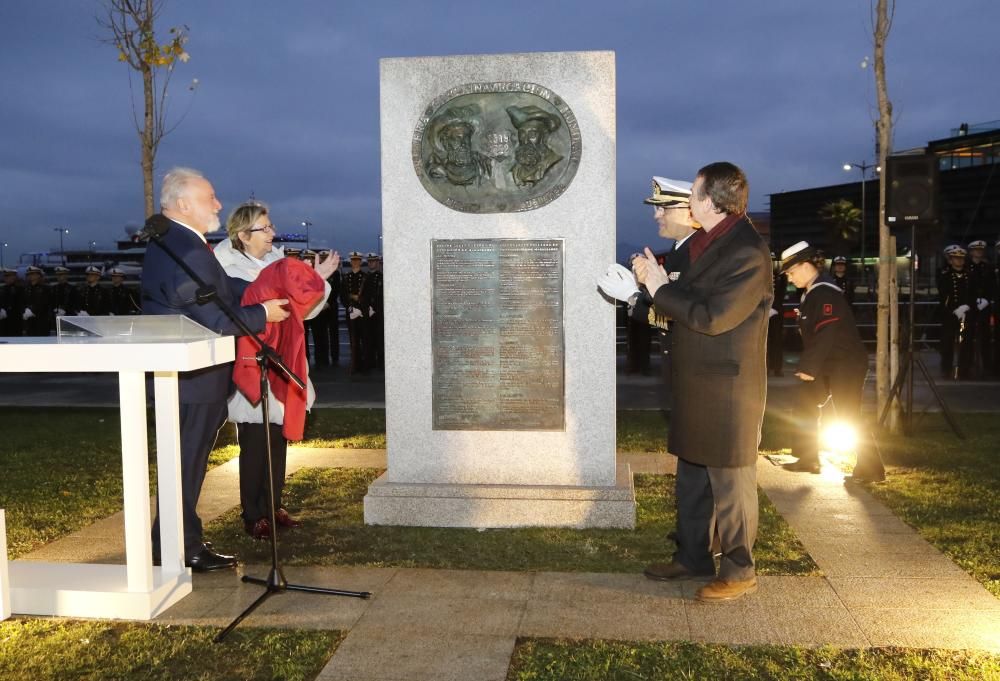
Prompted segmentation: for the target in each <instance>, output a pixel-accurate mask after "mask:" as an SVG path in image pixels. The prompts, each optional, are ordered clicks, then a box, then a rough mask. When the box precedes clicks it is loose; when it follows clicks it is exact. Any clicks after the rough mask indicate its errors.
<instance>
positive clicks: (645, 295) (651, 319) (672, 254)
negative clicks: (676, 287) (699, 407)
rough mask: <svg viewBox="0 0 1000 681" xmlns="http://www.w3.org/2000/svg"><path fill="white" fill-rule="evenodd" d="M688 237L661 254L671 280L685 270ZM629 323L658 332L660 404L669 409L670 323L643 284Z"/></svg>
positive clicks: (670, 397) (665, 269) (632, 307)
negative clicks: (661, 386)
mask: <svg viewBox="0 0 1000 681" xmlns="http://www.w3.org/2000/svg"><path fill="white" fill-rule="evenodd" d="M689 242H690V239H685V240H684V241H683V242H682V243H681V244H680V245H679V246H678V245H676V244H675V245H674V248H673V250H671V251H669V252H667V253H666V254H665V255H664V256H663V263H662V265H663V269H664V271H665V272H667V276H668V278H669V279H670V281H671V282H675V281H679V280H680V279H681V277H683V276H684V273H685V272H687V269H688V266H689V265H690V263H691V259H690V257H689V256H688V249H687V245H688V243H689ZM629 323H631V324H636V325H638V324H644V325H646V326H647V327H648V326H652V327H653V328H654V329H656V331H657V333H658V334H659V342H660V350H661V351H662V353H663V356H662V358H661V359H662V365H661V373H662V378H663V394H662V396H661V400H660V403H661V406H662V408H663V409H664V410H665V411H669V410H670V404H671V401H672V399H673V390H672V387H671V383H670V340H671V334H670V325H669V322H668V320H667V319H666V317H663V316H662V315H658V314H657V313H656V310H655V308H654V307H653V299H652V297H650V295H649V292H648V291H647V290H646V287H645V286H642V287H640V288H639V295H638V296H637V298H636V302H635V304H634V305H632V306H631V307H630V308H629Z"/></svg>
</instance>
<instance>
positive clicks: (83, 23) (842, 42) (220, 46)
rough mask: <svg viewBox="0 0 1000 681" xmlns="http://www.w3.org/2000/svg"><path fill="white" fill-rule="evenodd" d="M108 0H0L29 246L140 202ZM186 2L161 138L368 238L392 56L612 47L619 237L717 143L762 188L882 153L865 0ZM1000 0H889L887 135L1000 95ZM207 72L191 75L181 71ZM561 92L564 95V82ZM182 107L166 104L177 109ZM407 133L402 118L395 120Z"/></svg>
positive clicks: (994, 104)
mask: <svg viewBox="0 0 1000 681" xmlns="http://www.w3.org/2000/svg"><path fill="white" fill-rule="evenodd" d="M100 7H101V4H100V2H99V1H98V0H48V1H46V2H40V1H38V0H2V2H0V54H2V59H0V83H2V84H3V103H2V105H0V134H2V143H0V206H2V211H0V239H2V241H3V242H6V243H7V244H9V245H8V246H7V247H6V248H5V249H4V250H5V253H4V260H5V262H6V263H7V264H10V262H11V260H12V258H16V256H17V255H18V254H20V253H21V252H23V251H28V250H36V249H45V248H51V247H58V243H59V237H58V234H57V233H56V231H54V228H57V227H66V228H69V229H70V233H69V234H68V235H66V237H65V239H66V245H67V247H81V248H82V247H86V245H87V244H88V243H89V242H90V241H91V240H96V241H97V242H98V244H99V246H101V247H111V246H112V245H113V242H114V241H115V240H116V239H118V238H120V236H121V235H122V234H123V227H124V225H126V224H127V223H136V222H141V220H142V217H143V215H142V183H141V174H140V170H139V151H138V141H137V137H136V134H135V131H134V128H133V124H132V119H131V112H130V105H129V90H128V79H127V71H126V67H125V66H123V65H121V64H119V63H117V61H116V55H115V53H114V50H113V49H112V48H111V47H109V46H107V45H104V44H102V43H101V42H100V41H99V40H98V37H99V36H100V29H99V27H98V26H97V24H96V22H95V20H94V16H95V14H96V13H98V12H99V11H100ZM177 24H187V25H188V26H189V27H190V42H189V43H188V46H187V47H188V51H189V53H190V55H191V59H190V61H189V62H188V63H187V64H183V65H180V66H179V67H178V69H177V70H176V73H175V76H174V80H173V88H172V90H171V99H172V100H173V108H172V111H173V112H174V113H175V114H179V113H180V112H182V111H184V110H188V113H187V116H186V118H185V119H184V120H183V122H182V123H181V124H180V125H179V127H177V129H176V130H175V131H174V132H173V133H172V134H170V135H169V136H168V137H166V138H165V140H164V141H163V144H162V146H161V147H160V154H159V158H158V170H159V172H160V174H162V172H163V171H164V170H165V169H166V168H168V167H169V166H171V165H175V164H184V165H190V166H194V167H196V168H200V169H202V170H203V171H204V172H205V173H206V174H207V175H208V176H209V177H210V179H212V180H213V182H214V184H215V186H216V189H217V192H218V194H219V196H220V198H221V200H222V201H223V203H224V204H225V205H226V208H225V209H224V213H226V212H228V208H231V207H232V206H233V205H234V204H235V203H237V202H239V201H242V200H244V199H245V198H247V197H248V195H249V194H250V192H251V191H252V192H253V193H254V194H255V195H256V196H257V198H260V199H262V200H266V201H268V202H269V203H270V204H271V206H272V213H273V218H274V220H275V222H276V224H278V226H279V227H280V228H284V229H293V228H294V226H295V225H297V224H298V223H299V222H300V221H301V220H304V219H309V220H311V221H312V222H313V223H314V226H313V228H312V236H313V239H314V241H315V242H319V243H323V244H326V245H330V246H333V247H335V248H338V249H340V250H341V251H345V250H354V249H360V250H366V251H367V250H373V249H375V248H377V246H378V233H379V222H380V204H379V192H380V176H379V129H378V120H379V112H378V60H379V58H381V57H408V56H425V55H447V54H470V53H501V52H534V51H561V50H613V51H614V52H615V53H616V55H617V80H618V104H617V111H618V176H617V185H618V187H617V188H618V240H619V242H627V243H649V242H655V236H654V235H655V228H654V225H653V223H652V220H651V215H650V211H649V209H648V208H647V207H645V206H643V205H642V204H641V200H642V198H643V197H644V196H645V195H646V192H647V191H648V189H649V178H650V176H652V175H666V176H670V177H689V176H690V175H691V174H692V173H693V171H695V170H696V169H697V168H698V167H700V166H702V165H704V164H705V163H708V162H711V161H715V160H720V159H726V160H731V161H734V162H736V163H738V164H739V165H741V166H742V167H743V168H744V169H745V170H746V171H747V174H748V176H749V178H750V184H751V209H752V210H766V209H767V207H768V195H769V194H771V193H774V192H780V191H783V190H792V189H801V188H806V187H811V186H819V185H826V184H836V183H841V182H845V181H848V180H854V179H857V176H858V173H856V172H855V173H853V174H847V173H845V172H844V171H843V170H842V168H841V166H842V164H843V163H844V162H851V161H853V162H861V161H870V160H872V158H873V154H874V148H873V147H874V128H873V125H872V120H873V117H874V111H875V91H874V72H873V70H872V69H871V68H870V67H869V68H867V69H862V68H861V66H860V64H861V62H862V60H863V59H864V58H865V56H873V49H872V47H871V44H872V39H871V15H870V4H869V1H868V0H756V1H748V0H712V1H708V0H703V1H695V0H659V1H652V0H651V1H648V2H639V1H633V0H616V1H613V2H609V1H608V0H576V1H575V2H562V1H560V2H556V1H548V0H536V1H535V2H530V3H528V2H520V1H515V0H507V1H503V2H491V3H483V2H476V1H473V0H466V1H465V2H445V1H437V0H428V1H424V2H414V1H412V0H411V1H405V2H404V1H397V0H367V1H355V0H336V1H334V0H289V1H287V2H273V1H264V0H166V2H165V10H164V14H163V17H162V19H161V21H160V24H159V25H160V27H161V28H162V29H163V30H164V31H165V30H166V29H167V28H168V27H169V26H172V25H177ZM997 26H1000V2H996V0H951V1H948V2H945V1H943V0H900V1H899V3H898V7H897V10H896V16H895V22H894V25H893V30H892V34H891V36H890V40H889V49H888V59H887V71H888V78H889V94H890V97H891V99H892V101H893V104H894V106H895V111H896V114H897V121H896V130H895V148H896V149H906V148H911V147H916V146H922V145H923V144H925V143H926V142H927V141H928V140H932V139H940V138H943V137H948V136H949V135H950V130H951V129H952V128H956V127H958V125H959V124H960V123H962V122H969V123H979V122H984V121H989V120H994V119H1000V88H998V87H997V86H996V78H997V76H996V74H997V71H998V67H1000V48H998V46H997V45H998V44H997V32H996V31H997ZM195 78H197V79H198V81H199V85H198V87H197V90H196V92H195V93H194V97H193V99H192V97H191V94H192V93H191V92H190V91H189V90H188V86H189V85H190V83H191V82H192V80H193V79H195ZM570 104H572V102H570ZM174 120H176V118H175V119H174ZM400 142H401V143H404V144H405V143H407V142H408V141H407V140H401V141H400Z"/></svg>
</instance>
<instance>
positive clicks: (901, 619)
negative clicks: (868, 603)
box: [851, 599, 1000, 652]
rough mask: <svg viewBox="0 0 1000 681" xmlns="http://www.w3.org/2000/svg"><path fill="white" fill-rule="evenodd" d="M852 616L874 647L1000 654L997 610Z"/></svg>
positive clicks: (863, 611) (866, 611) (871, 611)
mask: <svg viewBox="0 0 1000 681" xmlns="http://www.w3.org/2000/svg"><path fill="white" fill-rule="evenodd" d="M941 602H947V601H946V600H945V599H941ZM851 614H852V615H853V617H854V619H855V620H856V621H857V622H858V625H859V626H860V627H861V629H862V630H863V631H864V632H865V635H866V636H867V637H868V639H869V640H870V641H871V644H872V645H873V646H903V647H910V648H971V649H980V650H991V651H993V652H1000V612H997V611H996V610H949V609H925V608H888V609H884V608H873V607H867V608H866V607H860V608H854V609H852V610H851Z"/></svg>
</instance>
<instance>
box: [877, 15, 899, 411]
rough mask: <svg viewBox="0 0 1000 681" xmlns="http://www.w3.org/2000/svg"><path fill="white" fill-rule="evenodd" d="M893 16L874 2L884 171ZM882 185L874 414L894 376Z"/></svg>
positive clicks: (890, 256)
mask: <svg viewBox="0 0 1000 681" xmlns="http://www.w3.org/2000/svg"><path fill="white" fill-rule="evenodd" d="M895 12H896V1H895V0H877V5H876V7H875V8H874V16H873V24H874V26H873V28H874V37H875V91H876V94H877V96H878V121H877V122H876V129H877V131H878V164H879V166H880V167H882V168H886V167H887V166H886V158H888V156H889V155H890V154H891V153H892V102H891V101H889V92H888V89H887V88H886V81H885V45H886V42H887V41H888V39H889V30H890V28H891V27H892V18H893V15H894V14H895ZM885 182H886V174H885V173H882V175H881V178H880V180H879V187H878V216H879V232H878V234H879V239H878V243H879V267H878V314H877V318H876V322H877V326H876V343H877V344H876V352H875V384H876V397H877V402H878V412H877V413H881V412H882V410H883V408H884V407H885V404H886V402H887V401H888V400H889V391H890V390H891V387H892V386H891V383H890V381H891V377H892V375H893V374H895V373H896V372H895V371H894V370H893V369H892V367H891V361H890V359H891V358H890V356H889V342H890V324H889V322H890V315H889V311H890V307H891V304H892V303H891V299H892V295H891V294H892V291H891V287H892V283H893V279H894V276H893V274H894V273H893V270H894V269H895V267H896V253H895V248H894V247H893V245H892V240H891V239H890V234H889V227H888V226H887V225H886V222H885Z"/></svg>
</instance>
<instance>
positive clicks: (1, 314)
mask: <svg viewBox="0 0 1000 681" xmlns="http://www.w3.org/2000/svg"><path fill="white" fill-rule="evenodd" d="M0 319H7V310H5V309H3V308H2V307H0Z"/></svg>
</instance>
